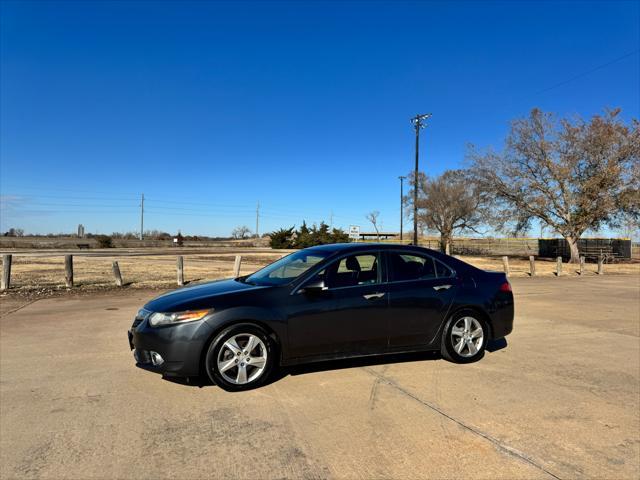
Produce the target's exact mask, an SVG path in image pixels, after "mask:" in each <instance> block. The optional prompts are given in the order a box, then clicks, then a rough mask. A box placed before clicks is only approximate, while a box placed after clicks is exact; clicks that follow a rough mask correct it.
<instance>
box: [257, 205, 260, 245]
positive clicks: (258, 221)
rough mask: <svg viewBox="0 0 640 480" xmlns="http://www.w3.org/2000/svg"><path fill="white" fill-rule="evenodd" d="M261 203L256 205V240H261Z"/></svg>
mask: <svg viewBox="0 0 640 480" xmlns="http://www.w3.org/2000/svg"><path fill="white" fill-rule="evenodd" d="M259 227H260V202H258V203H257V205H256V238H260V232H259Z"/></svg>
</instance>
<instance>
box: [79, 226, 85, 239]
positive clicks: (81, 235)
mask: <svg viewBox="0 0 640 480" xmlns="http://www.w3.org/2000/svg"><path fill="white" fill-rule="evenodd" d="M78 238H84V225H83V224H80V225H78Z"/></svg>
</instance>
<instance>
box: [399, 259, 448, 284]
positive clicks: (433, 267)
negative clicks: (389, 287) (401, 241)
mask: <svg viewBox="0 0 640 480" xmlns="http://www.w3.org/2000/svg"><path fill="white" fill-rule="evenodd" d="M389 260H390V263H391V281H392V282H400V281H406V280H428V279H431V278H446V277H450V276H451V275H452V271H451V269H450V268H449V267H447V266H446V265H444V264H443V263H441V262H439V261H438V260H435V259H434V258H431V257H428V256H424V255H414V254H406V253H397V252H391V253H390V254H389Z"/></svg>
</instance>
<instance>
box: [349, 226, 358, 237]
mask: <svg viewBox="0 0 640 480" xmlns="http://www.w3.org/2000/svg"><path fill="white" fill-rule="evenodd" d="M349 238H354V239H356V240H357V239H359V238H360V227H359V226H358V225H349Z"/></svg>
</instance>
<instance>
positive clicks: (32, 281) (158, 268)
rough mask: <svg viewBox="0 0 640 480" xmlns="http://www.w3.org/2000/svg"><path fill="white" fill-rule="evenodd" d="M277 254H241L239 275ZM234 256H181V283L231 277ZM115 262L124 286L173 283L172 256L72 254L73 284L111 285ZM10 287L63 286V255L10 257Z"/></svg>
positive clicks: (100, 286)
mask: <svg viewBox="0 0 640 480" xmlns="http://www.w3.org/2000/svg"><path fill="white" fill-rule="evenodd" d="M280 256H281V254H243V255H242V265H241V274H243V275H244V274H248V273H251V272H254V271H256V270H258V269H259V268H261V267H263V266H265V265H267V264H269V263H271V262H273V261H275V260H277V259H278V258H280ZM234 259H235V255H190V256H185V257H184V278H185V282H199V281H207V280H216V279H220V278H226V277H231V276H232V275H233V264H234ZM114 260H115V261H117V262H118V265H119V267H120V272H121V274H122V279H123V281H124V283H125V285H127V286H129V287H134V288H166V287H170V286H172V285H176V283H177V274H176V257H174V256H169V255H158V256H139V257H124V256H118V257H86V256H79V255H78V256H74V257H73V276H74V286H76V287H80V288H85V289H104V288H110V287H112V286H115V281H114V277H113V272H112V262H113V261H114ZM11 286H12V290H13V289H16V290H34V289H41V290H48V291H50V290H59V289H64V288H66V287H65V281H64V257H62V256H55V257H23V256H14V257H13V263H12V267H11Z"/></svg>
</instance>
